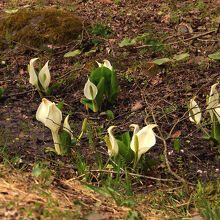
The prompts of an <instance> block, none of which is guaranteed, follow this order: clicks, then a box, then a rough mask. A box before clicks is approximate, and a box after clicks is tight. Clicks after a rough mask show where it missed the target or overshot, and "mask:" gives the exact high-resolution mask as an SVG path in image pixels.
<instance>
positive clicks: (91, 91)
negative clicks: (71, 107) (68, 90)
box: [84, 79, 98, 100]
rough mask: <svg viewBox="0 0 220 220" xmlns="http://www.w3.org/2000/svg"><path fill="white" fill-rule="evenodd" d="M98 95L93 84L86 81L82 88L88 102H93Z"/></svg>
mask: <svg viewBox="0 0 220 220" xmlns="http://www.w3.org/2000/svg"><path fill="white" fill-rule="evenodd" d="M97 93H98V89H97V87H96V85H95V84H94V83H92V82H91V81H90V80H89V79H88V80H87V82H86V84H85V86H84V95H85V97H86V98H87V99H89V100H94V99H95V97H96V95H97Z"/></svg>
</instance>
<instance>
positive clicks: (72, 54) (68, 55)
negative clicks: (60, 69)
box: [64, 50, 82, 57]
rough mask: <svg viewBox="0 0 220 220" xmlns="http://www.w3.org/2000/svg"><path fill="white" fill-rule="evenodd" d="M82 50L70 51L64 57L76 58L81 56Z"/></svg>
mask: <svg viewBox="0 0 220 220" xmlns="http://www.w3.org/2000/svg"><path fill="white" fill-rule="evenodd" d="M81 52H82V51H81V50H74V51H70V52H67V53H65V54H64V57H74V56H76V55H79V54H81Z"/></svg>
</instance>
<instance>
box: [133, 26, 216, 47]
mask: <svg viewBox="0 0 220 220" xmlns="http://www.w3.org/2000/svg"><path fill="white" fill-rule="evenodd" d="M217 32H218V31H217V30H212V31H208V32H205V33H201V34H198V35H195V36H193V37H190V38H187V39H183V41H190V40H194V39H196V38H199V37H203V36H205V35H208V34H212V33H217ZM178 43H179V41H175V42H171V43H167V44H160V45H156V46H167V45H173V44H178ZM153 46H155V45H142V46H138V47H135V48H144V47H153Z"/></svg>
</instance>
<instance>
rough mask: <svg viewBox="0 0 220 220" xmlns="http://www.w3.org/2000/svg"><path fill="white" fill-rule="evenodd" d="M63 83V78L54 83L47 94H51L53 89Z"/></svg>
mask: <svg viewBox="0 0 220 220" xmlns="http://www.w3.org/2000/svg"><path fill="white" fill-rule="evenodd" d="M62 83H63V79H61V80H60V81H59V82H57V83H56V84H54V85H52V86H51V87H50V88H49V89H48V91H47V93H46V95H50V94H51V93H52V92H53V90H55V89H57V88H58V87H60V86H61V84H62Z"/></svg>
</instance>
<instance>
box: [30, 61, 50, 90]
mask: <svg viewBox="0 0 220 220" xmlns="http://www.w3.org/2000/svg"><path fill="white" fill-rule="evenodd" d="M36 60H38V58H33V59H31V60H30V67H29V70H28V71H29V74H30V79H29V82H30V83H31V84H32V85H34V86H36V88H37V89H38V90H40V88H39V85H38V79H39V81H40V83H41V85H42V87H43V89H44V90H45V91H47V89H48V87H49V84H50V81H51V76H50V71H49V68H48V63H49V61H47V62H46V64H45V65H44V66H43V68H42V69H41V70H40V72H39V74H38V76H37V74H36V71H35V69H34V62H35V61H36Z"/></svg>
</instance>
